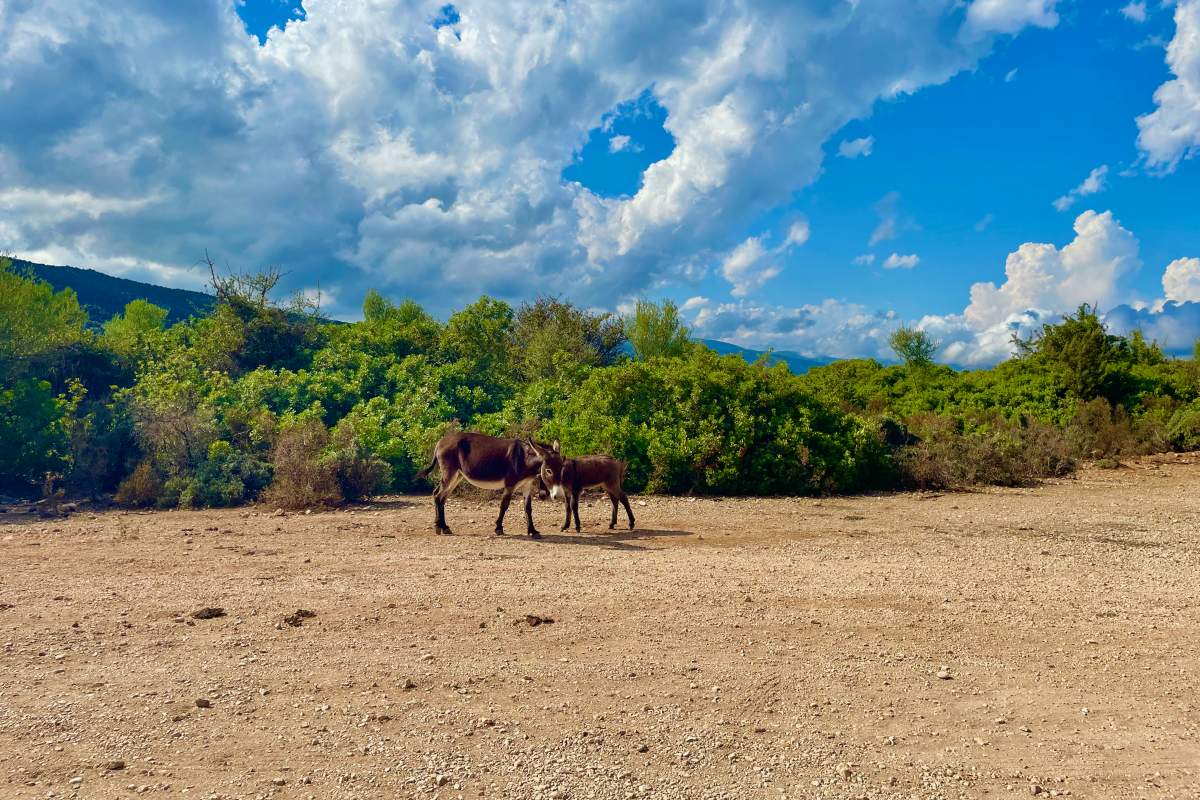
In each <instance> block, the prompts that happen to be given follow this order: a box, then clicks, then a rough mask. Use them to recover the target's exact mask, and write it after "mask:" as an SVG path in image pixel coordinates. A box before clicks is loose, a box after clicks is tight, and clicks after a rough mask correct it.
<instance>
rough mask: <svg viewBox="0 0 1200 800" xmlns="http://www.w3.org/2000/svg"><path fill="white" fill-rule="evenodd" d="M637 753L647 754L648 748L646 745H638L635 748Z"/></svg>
mask: <svg viewBox="0 0 1200 800" xmlns="http://www.w3.org/2000/svg"><path fill="white" fill-rule="evenodd" d="M637 751H638V752H639V753H648V752H650V746H649V745H646V744H639V745H638V746H637Z"/></svg>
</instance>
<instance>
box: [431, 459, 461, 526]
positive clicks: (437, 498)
mask: <svg viewBox="0 0 1200 800" xmlns="http://www.w3.org/2000/svg"><path fill="white" fill-rule="evenodd" d="M460 480H462V473H461V472H459V471H458V470H456V469H452V468H451V469H443V471H442V482H441V484H440V485H439V486H438V490H437V491H436V492H434V493H433V506H434V509H435V518H434V522H433V529H434V531H435V532H436V533H442V534H446V535H449V534H451V533H453V531H451V530H450V526H449V525H447V524H446V498H447V497H449V496H450V493H451V492H453V491H454V487H456V486H458V482H459V481H460Z"/></svg>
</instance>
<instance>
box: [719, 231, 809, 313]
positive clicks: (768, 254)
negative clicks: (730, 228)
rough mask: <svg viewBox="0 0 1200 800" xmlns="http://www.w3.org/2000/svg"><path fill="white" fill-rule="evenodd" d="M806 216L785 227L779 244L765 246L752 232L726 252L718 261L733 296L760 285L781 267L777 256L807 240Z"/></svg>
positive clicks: (743, 295)
mask: <svg viewBox="0 0 1200 800" xmlns="http://www.w3.org/2000/svg"><path fill="white" fill-rule="evenodd" d="M809 234H810V231H809V227H808V220H806V219H799V220H796V221H795V222H793V223H792V224H791V226H790V227H789V228H788V232H787V236H786V237H785V238H784V240H783V243H782V244H780V245H779V246H778V247H775V248H771V249H768V248H767V247H766V246H764V244H763V237H761V236H751V237H750V238H748V239H746V240H745V241H744V242H742V243H741V244H739V245H738V246H737V247H735V248H733V250H732V251H731V252H730V253H729V255H727V256H725V259H724V260H723V261H722V262H721V275H722V276H723V277H724V278H725V280H727V281H729V283H730V284H731V285H732V287H733V288H732V289H730V291H729V293H730V294H731V295H733V296H734V297H745V296H746V295H748V294H750V293H751V292H753V291H754V290H756V289H759V288H761V287H762V286H763V284H765V283H766V282H767V281H769V280H771V279H772V278H774V277H775V276H776V275H778V274H779V273H780V271H781V267H780V266H779V262H780V260H781V259H782V258H783V256H784V255H786V254H787V253H788V252H789V251H790V250H791V249H792V248H793V247H799V246H800V245H802V244H804V243H805V242H807V241H808V237H809Z"/></svg>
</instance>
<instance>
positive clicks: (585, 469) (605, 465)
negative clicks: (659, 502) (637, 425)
mask: <svg viewBox="0 0 1200 800" xmlns="http://www.w3.org/2000/svg"><path fill="white" fill-rule="evenodd" d="M627 466H628V464H626V463H625V462H624V461H621V460H619V459H616V458H613V457H612V456H580V457H579V458H568V459H567V460H565V461H563V462H562V471H561V472H560V473H557V474H556V473H555V472H554V470H553V467H552V466H551V465H550V464H546V465H545V466H543V467H542V471H541V478H542V483H544V484H545V485H546V486H547V488H549V489H550V496H551V497H553V498H554V499H555V500H558V499H559V498H562V499H565V500H566V503H567V521H566V522H564V523H563V526H562V529H563V530H564V531H565V530H566V529H567V528H569V527H571V515H572V514H574V515H575V531H576V532H578V531H579V495H581V494H583V491H584V490H585V489H594V488H596V487H597V486H600V487H603V488H604V493H605V494H607V495H608V499H609V500H610V501H612V522H610V523H608V527H609V529H610V530H611V529H612V528H615V527H617V502H618V501H620V503H621V505H623V506H625V513H626V514H627V515H628V516H629V530H633V509H632V508H630V507H629V496H628V495H626V494H625V489H624V488H622V487H621V483H622V482H623V481H624V480H625V468H626V467H627Z"/></svg>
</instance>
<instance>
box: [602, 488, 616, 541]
mask: <svg viewBox="0 0 1200 800" xmlns="http://www.w3.org/2000/svg"><path fill="white" fill-rule="evenodd" d="M604 491H605V493H606V494H607V495H608V500H609V502H610V503H612V507H613V515H612V522H610V523H608V529H609V530H610V531H611V530H612V529H613V528H615V527H617V496H616V495H615V494H613V493H612V492H611V491H609V490H608V489H605V490H604Z"/></svg>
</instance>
